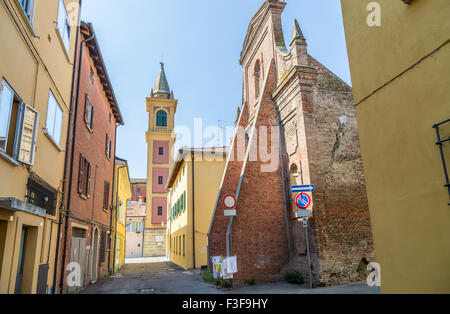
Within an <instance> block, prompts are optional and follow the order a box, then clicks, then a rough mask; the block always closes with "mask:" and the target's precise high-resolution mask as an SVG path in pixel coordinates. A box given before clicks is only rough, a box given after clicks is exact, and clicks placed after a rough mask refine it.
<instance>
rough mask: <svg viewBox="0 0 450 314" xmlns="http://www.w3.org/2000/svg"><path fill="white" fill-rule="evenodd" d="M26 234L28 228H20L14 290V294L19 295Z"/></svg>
mask: <svg viewBox="0 0 450 314" xmlns="http://www.w3.org/2000/svg"><path fill="white" fill-rule="evenodd" d="M27 233H28V227H22V235H21V237H20V247H19V259H18V265H17V275H16V286H15V288H14V293H15V294H20V293H21V292H22V281H23V275H24V270H25V250H26V247H27Z"/></svg>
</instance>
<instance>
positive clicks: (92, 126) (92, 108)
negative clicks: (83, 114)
mask: <svg viewBox="0 0 450 314" xmlns="http://www.w3.org/2000/svg"><path fill="white" fill-rule="evenodd" d="M94 113H95V108H94V106H92V105H91V123H90V125H89V126H90V127H91V130H94Z"/></svg>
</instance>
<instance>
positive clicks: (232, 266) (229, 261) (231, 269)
mask: <svg viewBox="0 0 450 314" xmlns="http://www.w3.org/2000/svg"><path fill="white" fill-rule="evenodd" d="M226 267H227V273H229V274H235V273H237V272H238V269H237V258H236V256H230V257H227V258H226Z"/></svg>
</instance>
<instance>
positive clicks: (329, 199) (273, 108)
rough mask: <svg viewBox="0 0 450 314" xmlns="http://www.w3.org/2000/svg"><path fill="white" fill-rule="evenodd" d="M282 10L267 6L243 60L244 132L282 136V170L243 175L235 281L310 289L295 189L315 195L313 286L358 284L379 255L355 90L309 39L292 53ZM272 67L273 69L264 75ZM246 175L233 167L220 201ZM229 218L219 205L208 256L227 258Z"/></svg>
mask: <svg viewBox="0 0 450 314" xmlns="http://www.w3.org/2000/svg"><path fill="white" fill-rule="evenodd" d="M284 6H285V3H282V2H280V1H266V2H265V3H264V4H263V5H262V7H261V8H260V10H258V12H257V13H256V14H255V16H254V17H253V19H252V21H251V26H250V27H249V32H248V33H247V36H246V40H245V43H244V48H243V51H242V54H241V65H242V67H243V71H244V89H243V103H244V108H243V110H244V114H243V116H245V117H244V118H243V119H241V121H240V123H241V124H243V125H244V126H246V127H248V125H247V124H248V123H253V121H256V123H257V124H260V125H265V126H268V127H270V126H272V125H274V124H277V125H279V126H280V127H281V132H282V138H281V141H280V149H281V154H282V167H280V168H278V169H277V170H276V171H274V172H273V173H271V174H267V173H262V172H261V171H259V169H258V168H259V167H258V162H250V163H248V165H247V167H246V170H245V171H244V173H243V184H242V188H241V192H240V193H241V194H240V195H239V199H238V207H237V208H238V215H237V217H236V218H235V221H234V222H233V232H232V233H233V254H236V255H237V257H238V268H239V273H238V274H237V275H236V280H237V281H238V282H239V281H245V280H249V279H255V280H258V281H270V280H275V279H279V278H282V277H283V276H284V274H285V273H286V272H288V271H293V270H297V271H300V272H302V273H303V274H304V277H305V278H306V279H307V280H309V278H308V264H307V256H306V245H305V243H306V241H305V230H304V228H303V226H302V223H301V222H300V221H298V220H296V219H295V217H294V213H295V212H296V211H297V207H296V206H295V204H294V198H295V195H291V194H290V193H289V192H286V190H287V189H288V188H289V187H290V186H291V185H296V184H315V185H316V192H315V193H313V194H312V199H313V204H312V207H311V209H312V211H313V218H312V219H310V220H309V231H310V232H309V243H310V250H311V255H312V256H311V257H312V260H311V268H312V270H313V278H312V280H313V282H314V284H315V285H332V284H337V283H343V282H350V281H356V280H361V279H364V276H365V275H366V274H365V273H364V272H358V266H359V265H360V264H361V262H362V260H363V259H364V260H368V261H374V260H375V255H374V249H373V239H372V232H371V226H370V217H369V211H368V201H367V196H366V190H365V180H364V172H363V168H362V160H361V153H360V148H359V138H358V129H357V123H356V118H355V110H354V107H353V98H352V90H351V87H349V86H348V85H347V84H345V82H343V81H342V80H341V79H339V78H338V77H337V76H335V75H334V74H333V73H332V72H331V71H329V70H328V69H326V68H325V67H324V66H323V65H321V64H320V63H319V62H317V61H316V60H315V59H314V58H312V57H311V56H309V55H308V53H307V44H306V41H305V40H304V39H303V38H302V36H297V38H296V39H295V40H293V41H292V42H291V44H290V49H288V48H286V46H285V42H284V38H283V31H282V26H281V13H282V11H283V9H284ZM300 33H301V30H300ZM272 60H274V66H273V67H271V68H270V71H267V65H268V64H271V62H272ZM257 62H260V63H261V64H262V65H263V67H262V73H261V75H262V78H261V77H260V82H261V83H260V84H263V83H262V82H263V81H264V80H266V82H267V83H266V85H265V86H263V85H259V87H260V88H259V89H260V92H262V93H263V97H262V102H261V105H260V112H259V113H258V106H257V101H258V99H259V98H258V97H256V96H257V87H256V85H257V84H258V83H257V82H256V81H255V80H256V76H255V75H254V74H255V73H254V72H253V71H254V69H255V64H256V63H257ZM272 73H273V75H272ZM247 113H248V114H247ZM236 136H238V135H236ZM241 169H242V164H241V163H239V162H236V161H234V162H231V163H229V164H228V166H227V169H226V174H225V180H224V182H223V185H222V192H221V195H220V199H222V197H223V196H224V194H227V193H231V194H233V191H235V190H236V185H237V182H238V181H239V176H240V171H241ZM283 187H284V189H283ZM259 190H262V191H265V193H260V192H259ZM268 191H270V192H268ZM269 193H270V194H269ZM285 200H286V202H285ZM286 212H287V215H286V214H285V213H286ZM283 213H284V214H283ZM222 216H223V209H222V208H221V205H220V202H219V204H218V206H217V210H216V214H215V215H214V217H213V222H212V228H211V233H210V239H209V250H210V256H213V255H224V254H225V247H224V245H225V232H226V227H227V226H228V220H227V219H225V218H224V217H222ZM266 216H270V217H271V219H267V218H266ZM286 216H287V218H288V219H287V221H288V223H286V220H284V218H283V217H286ZM259 226H263V227H261V228H260V227H259ZM272 244H276V245H274V246H273V247H272Z"/></svg>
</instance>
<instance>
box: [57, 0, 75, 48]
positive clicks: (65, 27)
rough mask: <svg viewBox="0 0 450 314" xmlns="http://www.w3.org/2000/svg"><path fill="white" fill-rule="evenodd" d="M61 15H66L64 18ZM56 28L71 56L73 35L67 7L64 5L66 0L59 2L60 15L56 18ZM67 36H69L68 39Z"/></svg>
mask: <svg viewBox="0 0 450 314" xmlns="http://www.w3.org/2000/svg"><path fill="white" fill-rule="evenodd" d="M61 6H62V7H61ZM62 10H64V11H62ZM60 14H64V16H60ZM61 24H62V25H61ZM56 28H57V29H58V33H59V36H60V38H61V41H62V43H63V45H64V47H65V48H66V52H67V55H69V50H70V37H71V35H72V27H71V26H70V22H69V15H68V14H67V9H66V5H65V4H64V0H59V4H58V13H57V17H56ZM67 31H68V34H67ZM66 35H67V37H66ZM66 40H67V41H66Z"/></svg>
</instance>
